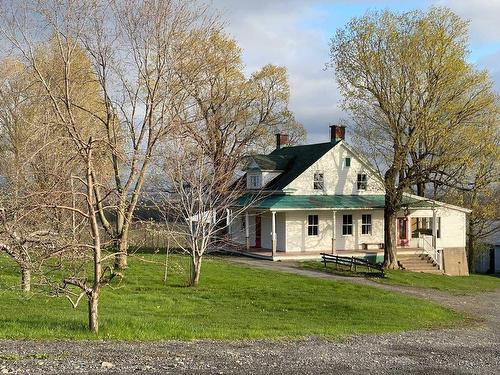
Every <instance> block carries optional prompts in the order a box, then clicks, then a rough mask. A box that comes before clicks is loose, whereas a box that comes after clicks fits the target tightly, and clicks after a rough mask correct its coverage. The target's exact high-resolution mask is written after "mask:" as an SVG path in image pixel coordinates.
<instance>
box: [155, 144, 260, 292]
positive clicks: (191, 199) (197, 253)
mask: <svg viewBox="0 0 500 375" xmlns="http://www.w3.org/2000/svg"><path fill="white" fill-rule="evenodd" d="M168 150H169V152H168V153H167V154H166V155H167V157H166V159H165V164H164V169H163V175H164V176H165V177H166V179H167V181H168V182H169V188H170V193H171V194H170V198H169V199H163V200H162V206H163V207H164V210H165V213H168V216H169V220H168V222H170V223H173V225H172V224H171V225H169V236H170V238H171V243H172V244H173V245H175V246H176V247H178V248H180V249H182V250H183V251H184V252H185V253H187V254H188V255H189V256H190V257H191V275H190V285H191V286H197V285H198V283H199V281H200V274H201V265H202V260H203V257H204V255H205V254H206V253H208V252H210V251H213V250H217V249H220V247H221V246H224V245H225V244H226V243H225V241H227V240H229V239H228V238H227V236H226V226H228V225H231V223H232V221H233V220H234V218H235V217H236V216H238V215H239V214H241V213H242V212H243V211H244V210H245V209H246V208H247V207H248V206H249V205H251V204H252V203H253V202H254V201H256V200H257V199H259V194H257V193H256V194H255V195H254V196H253V197H252V198H251V199H248V201H246V202H244V204H243V205H241V204H238V201H239V199H240V198H241V197H242V195H243V194H244V191H245V187H246V185H244V184H245V181H243V180H241V179H235V176H234V174H233V172H232V171H227V170H226V169H225V167H224V166H223V167H219V166H218V165H214V163H213V161H212V159H211V158H210V156H208V155H205V154H204V153H203V150H201V149H200V148H199V146H198V145H197V144H196V143H195V142H193V141H190V140H189V139H185V138H184V139H179V140H178V141H176V142H174V143H172V144H171V145H170V147H169V148H168ZM221 211H223V212H228V215H225V216H220V215H217V212H221ZM221 238H222V240H221Z"/></svg>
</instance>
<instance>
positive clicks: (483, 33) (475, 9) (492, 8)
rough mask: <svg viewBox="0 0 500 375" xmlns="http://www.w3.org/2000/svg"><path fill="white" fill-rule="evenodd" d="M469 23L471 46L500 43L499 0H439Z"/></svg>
mask: <svg viewBox="0 0 500 375" xmlns="http://www.w3.org/2000/svg"><path fill="white" fill-rule="evenodd" d="M436 5H443V6H446V7H449V8H450V9H452V10H453V11H454V12H456V13H457V14H458V15H459V16H461V17H463V18H465V19H467V20H469V21H470V34H471V42H472V45H473V46H474V45H481V44H485V43H498V42H500V27H499V23H500V0H439V1H437V2H436Z"/></svg>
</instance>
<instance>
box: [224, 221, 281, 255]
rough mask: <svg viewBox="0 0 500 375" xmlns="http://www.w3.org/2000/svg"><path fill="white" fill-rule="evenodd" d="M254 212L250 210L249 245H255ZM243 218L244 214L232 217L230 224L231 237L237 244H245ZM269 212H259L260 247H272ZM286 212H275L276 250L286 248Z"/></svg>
mask: <svg viewBox="0 0 500 375" xmlns="http://www.w3.org/2000/svg"><path fill="white" fill-rule="evenodd" d="M256 215H257V214H256V213H255V212H250V213H249V217H248V221H249V227H248V228H249V237H250V246H255V222H256V220H255V216H256ZM243 220H245V214H244V213H243V214H240V215H238V216H237V217H235V218H234V219H233V222H232V224H231V239H232V240H233V241H234V242H236V243H239V244H242V245H246V238H245V236H246V233H245V229H244V227H243ZM271 220H272V218H271V213H270V212H266V213H262V214H261V247H263V248H265V249H272V242H271V241H272V236H271V230H272V222H271ZM285 220H286V213H284V212H278V213H276V249H277V250H278V251H285V250H286V221H285Z"/></svg>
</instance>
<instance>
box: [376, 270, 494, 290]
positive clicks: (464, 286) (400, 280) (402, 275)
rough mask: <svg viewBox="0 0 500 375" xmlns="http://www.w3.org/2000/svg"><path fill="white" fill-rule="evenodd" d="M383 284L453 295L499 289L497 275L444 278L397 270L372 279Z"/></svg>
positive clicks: (443, 276) (442, 276)
mask: <svg viewBox="0 0 500 375" xmlns="http://www.w3.org/2000/svg"><path fill="white" fill-rule="evenodd" d="M374 280H375V281H378V282H381V283H384V284H394V285H407V286H414V287H417V288H430V289H438V290H441V291H443V292H449V293H453V294H464V293H478V292H490V291H493V290H495V289H498V288H500V277H498V275H496V276H495V275H479V274H471V275H470V276H446V275H434V274H429V273H421V272H409V271H399V270H388V271H386V277H385V278H383V279H382V278H379V279H374Z"/></svg>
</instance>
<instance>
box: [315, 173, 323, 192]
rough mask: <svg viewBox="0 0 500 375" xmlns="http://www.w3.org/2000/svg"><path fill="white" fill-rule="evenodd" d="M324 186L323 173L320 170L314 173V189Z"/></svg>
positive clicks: (321, 188)
mask: <svg viewBox="0 0 500 375" xmlns="http://www.w3.org/2000/svg"><path fill="white" fill-rule="evenodd" d="M324 188H325V181H324V175H323V173H322V172H316V173H314V190H323V189H324Z"/></svg>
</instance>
